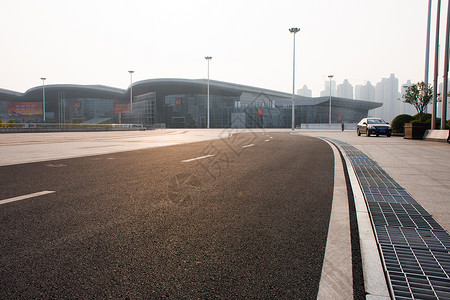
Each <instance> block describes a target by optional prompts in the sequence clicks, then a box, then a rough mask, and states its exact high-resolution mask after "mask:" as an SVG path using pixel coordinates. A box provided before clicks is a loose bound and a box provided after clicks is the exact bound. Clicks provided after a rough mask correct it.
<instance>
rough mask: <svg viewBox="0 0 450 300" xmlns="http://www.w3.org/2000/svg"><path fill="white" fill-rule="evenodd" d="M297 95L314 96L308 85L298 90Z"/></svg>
mask: <svg viewBox="0 0 450 300" xmlns="http://www.w3.org/2000/svg"><path fill="white" fill-rule="evenodd" d="M297 95H299V96H305V97H312V91H311V90H310V89H308V87H307V86H306V85H304V86H303V88H301V89H298V90H297Z"/></svg>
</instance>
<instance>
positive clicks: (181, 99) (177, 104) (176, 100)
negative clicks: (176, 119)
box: [175, 98, 183, 106]
mask: <svg viewBox="0 0 450 300" xmlns="http://www.w3.org/2000/svg"><path fill="white" fill-rule="evenodd" d="M182 104H183V98H175V106H181V105H182Z"/></svg>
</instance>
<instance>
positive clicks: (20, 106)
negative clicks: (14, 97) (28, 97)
mask: <svg viewBox="0 0 450 300" xmlns="http://www.w3.org/2000/svg"><path fill="white" fill-rule="evenodd" d="M8 116H9V117H42V103H41V102H9V103H8Z"/></svg>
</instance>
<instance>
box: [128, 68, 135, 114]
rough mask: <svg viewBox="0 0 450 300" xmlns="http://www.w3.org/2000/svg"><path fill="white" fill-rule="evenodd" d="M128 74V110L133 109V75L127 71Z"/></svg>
mask: <svg viewBox="0 0 450 300" xmlns="http://www.w3.org/2000/svg"><path fill="white" fill-rule="evenodd" d="M128 73H130V110H131V109H133V73H134V71H128Z"/></svg>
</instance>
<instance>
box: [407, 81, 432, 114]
mask: <svg viewBox="0 0 450 300" xmlns="http://www.w3.org/2000/svg"><path fill="white" fill-rule="evenodd" d="M432 98H433V89H432V87H431V84H429V85H428V86H425V82H423V81H421V82H418V83H415V84H413V85H411V86H409V87H408V88H407V89H406V92H405V96H404V100H403V102H404V103H409V104H411V105H412V106H414V108H415V109H416V110H417V113H418V114H419V122H423V120H422V114H423V111H424V110H425V108H426V107H427V105H428V103H430V101H431V100H432Z"/></svg>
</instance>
